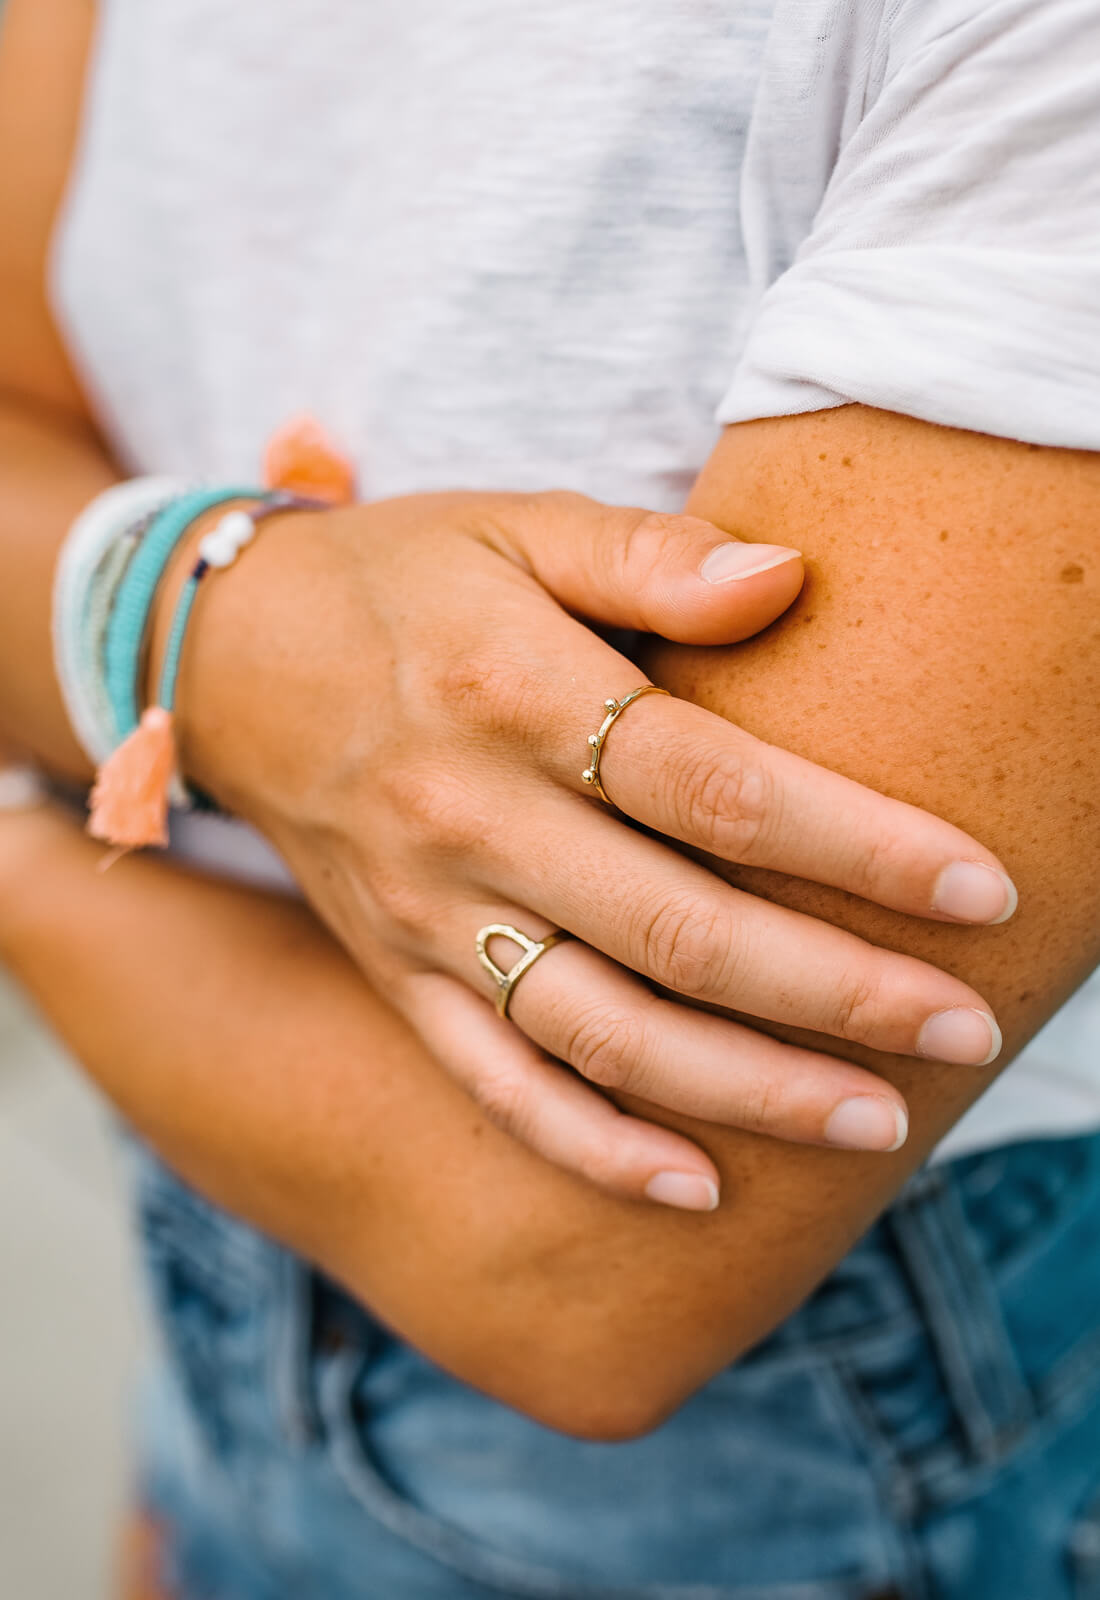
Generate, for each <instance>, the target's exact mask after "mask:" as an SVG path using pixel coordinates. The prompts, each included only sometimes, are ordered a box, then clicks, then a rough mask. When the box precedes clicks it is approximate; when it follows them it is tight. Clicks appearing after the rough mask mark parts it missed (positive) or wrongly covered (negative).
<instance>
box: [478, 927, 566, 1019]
mask: <svg viewBox="0 0 1100 1600" xmlns="http://www.w3.org/2000/svg"><path fill="white" fill-rule="evenodd" d="M497 934H499V935H500V936H501V938H502V939H511V940H512V942H513V943H514V944H518V945H519V947H520V949H521V950H522V951H523V954H522V955H521V956H520V958H519V960H518V961H517V962H516V964H515V966H514V967H512V968H511V970H510V971H508V972H505V971H503V969H502V968H500V967H498V966H497V964H496V962H495V961H494V960H493V958H492V956H491V955H490V954H489V949H488V945H489V940H490V939H492V938H494V937H495V935H497ZM572 937H573V935H572V934H571V933H566V932H565V931H564V929H562V928H555V929H554V930H553V932H551V933H548V934H547V935H546V937H545V938H543V939H529V938H528V937H527V935H526V934H525V933H520V931H519V929H518V928H513V927H510V926H509V924H508V923H507V922H490V923H489V924H488V926H487V927H484V928H482V929H481V930H480V931H479V933H478V936H477V959H478V960H479V961H480V962H481V965H482V966H483V967H484V968H485V970H486V972H487V973H488V974H489V976H490V977H491V978H492V980H493V982H494V983H495V984H496V986H497V1012H498V1014H499V1015H500V1016H502V1017H506V1016H507V1015H508V1002H509V1001H510V1000H511V998H512V991H513V989H514V988H515V986H516V984H517V983H518V982H519V980H520V979H521V978H522V977H523V974H524V973H525V972H530V970H531V968H532V967H533V966H534V964H535V962H536V961H537V960H538V958H539V956H544V955H545V954H546V952H547V951H548V950H552V949H553V948H554V946H555V945H556V944H561V943H562V941H563V940H565V939H571V938H572Z"/></svg>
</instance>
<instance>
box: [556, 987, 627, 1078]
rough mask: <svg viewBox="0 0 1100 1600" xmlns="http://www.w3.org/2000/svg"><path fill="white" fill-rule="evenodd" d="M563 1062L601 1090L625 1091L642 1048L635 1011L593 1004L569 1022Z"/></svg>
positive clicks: (576, 1014)
mask: <svg viewBox="0 0 1100 1600" xmlns="http://www.w3.org/2000/svg"><path fill="white" fill-rule="evenodd" d="M564 1046H565V1059H566V1060H567V1061H568V1062H569V1064H570V1066H572V1067H574V1068H576V1070H577V1071H578V1072H579V1073H580V1074H581V1076H582V1077H585V1078H587V1079H588V1080H589V1081H590V1082H591V1083H597V1084H599V1085H600V1087H601V1088H604V1089H619V1090H623V1091H625V1090H628V1089H629V1088H631V1086H632V1085H633V1084H634V1082H635V1080H636V1078H637V1076H638V1071H639V1063H640V1059H641V1054H642V1050H643V1049H644V1030H643V1028H642V1025H641V1019H640V1018H639V1017H638V1016H636V1015H635V1013H634V1012H632V1011H630V1010H628V1009H626V1008H624V1007H621V1006H609V1005H605V1004H595V1005H592V1006H590V1007H586V1008H585V1009H583V1010H581V1011H579V1012H577V1013H575V1014H574V1016H573V1017H572V1018H571V1019H570V1022H569V1025H568V1030H567V1032H566V1035H565V1040H564Z"/></svg>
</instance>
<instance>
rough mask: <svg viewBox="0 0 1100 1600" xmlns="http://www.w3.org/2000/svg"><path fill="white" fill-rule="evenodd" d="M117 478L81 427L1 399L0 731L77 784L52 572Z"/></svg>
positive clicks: (79, 760)
mask: <svg viewBox="0 0 1100 1600" xmlns="http://www.w3.org/2000/svg"><path fill="white" fill-rule="evenodd" d="M116 477H117V473H116V471H115V470H114V468H113V467H112V465H111V462H110V460H109V459H108V457H107V455H106V452H105V451H104V449H103V447H102V445H101V444H100V442H99V441H98V439H97V438H96V436H95V434H94V433H93V432H92V431H91V430H90V429H89V428H86V427H85V426H84V425H83V424H82V423H81V422H80V421H79V420H77V419H76V418H72V417H70V416H67V415H66V414H65V413H63V412H61V411H59V410H54V409H50V408H48V407H46V406H45V405H38V404H36V403H35V402H33V401H29V400H25V399H16V398H11V397H7V398H5V397H4V396H2V395H0V576H2V581H0V731H2V732H3V733H4V734H5V735H6V736H7V737H8V739H9V740H11V741H13V742H14V743H16V744H18V745H20V746H21V747H23V748H24V749H26V750H28V751H30V752H33V754H34V755H35V756H36V757H37V758H38V759H39V760H40V761H41V762H42V763H43V764H44V765H47V766H49V767H50V768H51V769H52V770H53V771H56V772H58V773H60V774H64V775H68V776H72V777H77V778H83V777H87V776H88V775H89V770H88V765H87V761H86V759H85V757H84V756H83V754H82V753H81V751H80V749H79V747H78V746H77V745H76V743H75V741H74V739H73V735H72V731H71V729H70V727H69V723H68V720H67V718H66V715H65V710H64V706H63V704H62V701H61V694H60V690H59V688H58V684H57V679H56V677H55V675H54V669H53V659H52V652H51V647H50V594H51V588H52V583H53V570H54V565H55V563H56V560H57V553H58V550H59V549H60V547H61V543H62V541H63V539H64V537H65V533H66V531H67V530H68V528H69V525H70V524H71V522H72V520H73V518H74V517H75V516H76V514H77V513H78V512H79V511H80V510H81V508H82V507H83V506H84V505H86V504H87V502H88V501H89V500H90V499H91V498H92V497H93V496H94V495H96V494H98V493H99V492H100V491H101V490H102V489H104V488H106V487H107V485H108V484H110V483H111V482H113V481H114V479H115V478H116Z"/></svg>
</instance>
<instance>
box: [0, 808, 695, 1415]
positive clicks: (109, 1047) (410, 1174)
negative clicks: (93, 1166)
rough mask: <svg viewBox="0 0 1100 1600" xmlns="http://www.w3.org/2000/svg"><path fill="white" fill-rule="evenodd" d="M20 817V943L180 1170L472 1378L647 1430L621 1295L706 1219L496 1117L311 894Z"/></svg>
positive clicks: (54, 1000)
mask: <svg viewBox="0 0 1100 1600" xmlns="http://www.w3.org/2000/svg"><path fill="white" fill-rule="evenodd" d="M10 821H11V819H4V818H0V960H3V961H4V962H5V963H6V964H7V965H8V966H9V967H10V968H11V970H12V971H13V972H14V973H15V975H16V976H17V977H18V979H19V980H20V981H21V983H22V984H23V985H24V986H25V988H26V989H27V991H28V992H29V994H30V995H31V996H32V997H33V999H34V1000H35V1001H36V1003H37V1005H38V1006H39V1008H40V1010H41V1012H42V1013H43V1015H44V1016H45V1017H46V1019H47V1020H48V1021H49V1022H50V1024H51V1025H52V1027H53V1028H54V1029H55V1030H56V1031H57V1032H58V1034H59V1035H60V1036H61V1037H62V1039H63V1040H64V1041H65V1042H66V1044H67V1045H68V1046H69V1048H70V1049H71V1051H72V1052H73V1054H74V1055H75V1056H76V1057H77V1058H78V1059H79V1061H80V1062H81V1064H82V1065H83V1066H84V1068H85V1069H86V1070H87V1071H88V1072H89V1073H90V1075H91V1076H92V1077H93V1078H94V1079H95V1080H96V1081H97V1082H98V1084H99V1085H100V1087H101V1088H102V1089H103V1091H104V1092H105V1093H106V1094H107V1096H108V1097H109V1098H110V1099H111V1100H112V1101H113V1103H114V1104H115V1105H116V1106H117V1107H118V1109H119V1110H120V1111H121V1112H122V1114H123V1115H124V1116H125V1117H126V1118H127V1119H128V1120H129V1121H130V1122H131V1123H132V1124H133V1125H134V1126H135V1127H136V1128H137V1129H138V1130H139V1131H140V1132H141V1133H142V1134H143V1135H144V1136H145V1137H146V1138H147V1139H149V1141H150V1142H151V1143H152V1144H153V1145H154V1146H155V1147H156V1148H157V1149H158V1150H159V1151H160V1153H161V1154H162V1155H163V1156H164V1157H165V1158H166V1159H167V1160H168V1161H169V1162H170V1164H172V1165H173V1166H174V1167H175V1168H176V1169H177V1170H178V1171H180V1172H181V1173H182V1174H183V1176H184V1177H185V1178H187V1179H188V1180H189V1181H190V1182H192V1183H193V1184H195V1185H196V1187H198V1188H200V1189H201V1190H202V1191H203V1192H204V1193H205V1194H206V1195H208V1196H209V1197H210V1198H211V1199H213V1200H214V1201H215V1202H217V1203H219V1204H221V1205H223V1206H225V1207H227V1208H228V1209H230V1210H232V1211H233V1212H235V1213H236V1214H238V1215H240V1216H242V1217H244V1218H246V1219H247V1220H249V1221H251V1222H252V1223H253V1224H255V1225H256V1226H259V1227H260V1228H262V1229H264V1230H266V1231H268V1232H270V1233H271V1234H273V1235H274V1236H275V1237H277V1238H279V1239H280V1240H281V1241H283V1242H284V1243H286V1244H288V1245H289V1246H291V1247H292V1248H294V1249H296V1250H298V1251H299V1252H301V1253H302V1254H304V1255H305V1256H306V1257H308V1258H309V1259H310V1260H312V1261H314V1262H316V1263H317V1264H319V1265H320V1266H321V1267H323V1268H324V1269H325V1270H327V1271H328V1272H329V1273H330V1274H331V1275H333V1276H334V1277H336V1278H337V1279H339V1280H340V1281H342V1282H343V1283H344V1284H345V1285H346V1286H347V1287H348V1288H349V1289H350V1290H351V1292H352V1293H353V1294H355V1295H357V1296H359V1297H360V1298H362V1299H364V1300H366V1301H367V1302H369V1303H370V1304H371V1306H372V1307H373V1308H374V1309H375V1311H376V1312H378V1314H380V1315H381V1316H383V1317H384V1318H385V1319H386V1320H387V1321H388V1322H390V1323H391V1324H392V1325H393V1326H394V1327H396V1328H397V1329H398V1330H399V1331H400V1332H401V1333H402V1334H404V1335H405V1336H406V1337H407V1338H409V1339H410V1340H411V1341H412V1342H414V1343H415V1344H417V1345H418V1346H419V1347H420V1348H422V1349H423V1350H425V1352H426V1353H428V1354H429V1355H430V1356H432V1357H433V1358H434V1359H435V1360H437V1361H439V1362H440V1363H441V1364H442V1365H444V1366H446V1367H448V1368H449V1369H451V1370H452V1371H454V1372H455V1373H457V1374H458V1375H459V1376H460V1377H462V1378H464V1379H466V1380H467V1381H468V1382H471V1383H473V1384H475V1385H478V1386H480V1387H483V1388H485V1389H486V1390H488V1391H489V1392H491V1393H492V1394H494V1395H496V1396H497V1397H499V1398H501V1399H503V1400H505V1401H507V1402H509V1403H511V1404H514V1405H516V1406H518V1407H519V1408H521V1409H523V1410H526V1411H529V1412H531V1413H532V1414H534V1415H536V1416H538V1417H540V1418H542V1419H543V1420H546V1421H548V1422H550V1423H551V1424H552V1425H555V1426H559V1427H562V1428H567V1429H574V1430H577V1431H581V1432H592V1433H596V1434H607V1433H611V1434H614V1433H616V1432H618V1431H623V1430H624V1429H625V1430H626V1431H629V1428H630V1426H631V1412H630V1407H631V1405H637V1404H639V1403H641V1404H644V1402H645V1359H644V1350H643V1349H642V1347H640V1346H638V1344H637V1341H633V1342H632V1344H631V1346H630V1348H629V1349H626V1350H624V1351H623V1353H622V1355H621V1357H620V1358H618V1359H617V1361H616V1370H612V1369H611V1366H610V1362H609V1356H610V1355H611V1352H612V1350H613V1348H615V1347H616V1346H617V1344H618V1342H619V1340H618V1333H617V1329H616V1317H617V1315H618V1313H617V1311H616V1301H615V1297H614V1296H613V1295H611V1296H609V1291H611V1290H612V1288H613V1285H614V1282H615V1279H616V1276H617V1274H618V1273H619V1272H626V1273H627V1276H628V1277H629V1276H630V1274H629V1272H628V1271H627V1268H628V1262H629V1259H630V1257H631V1256H635V1257H636V1256H637V1254H638V1251H639V1247H640V1246H643V1243H644V1240H645V1238H646V1236H647V1234H648V1233H649V1232H650V1230H655V1233H654V1236H655V1237H656V1238H658V1239H665V1240H668V1241H669V1245H668V1247H671V1240H672V1238H673V1237H679V1238H680V1239H681V1242H682V1243H683V1242H686V1240H687V1239H688V1238H689V1237H690V1224H691V1221H692V1220H693V1219H690V1218H681V1217H679V1216H674V1215H671V1214H670V1215H668V1216H667V1217H666V1216H664V1215H662V1214H661V1213H659V1212H658V1211H656V1210H655V1209H654V1208H651V1207H641V1206H635V1205H630V1204H627V1203H625V1202H619V1201H615V1200H612V1199H609V1198H607V1197H605V1196H601V1195H599V1194H598V1193H597V1192H596V1191H594V1190H592V1189H591V1188H590V1187H589V1186H588V1185H586V1184H583V1183H581V1182H580V1181H579V1180H575V1179H572V1178H570V1177H568V1176H567V1175H565V1174H564V1173H562V1172H560V1171H559V1170H557V1169H556V1168H554V1167H551V1166H549V1165H548V1164H547V1163H545V1162H543V1161H541V1160H539V1159H538V1158H537V1157H536V1156H533V1155H532V1154H531V1153H530V1152H529V1151H527V1150H526V1149H524V1148H523V1147H521V1146H520V1145H518V1144H517V1143H516V1142H515V1141H513V1140H512V1139H510V1138H509V1137H508V1136H506V1135H505V1134H503V1133H502V1132H500V1130H498V1129H497V1128H495V1127H494V1126H492V1124H490V1123H489V1122H488V1121H487V1120H486V1119H485V1118H484V1116H482V1115H481V1114H480V1113H479V1112H478V1111H477V1110H476V1108H475V1107H474V1106H473V1105H472V1104H471V1103H470V1101H469V1100H468V1098H467V1097H466V1095H465V1094H464V1093H463V1091H462V1090H461V1089H459V1088H457V1087H456V1086H455V1085H454V1084H453V1082H452V1081H451V1080H450V1079H449V1078H448V1077H447V1076H446V1075H445V1074H444V1073H442V1072H441V1071H440V1070H439V1069H438V1068H437V1067H436V1066H435V1064H434V1063H433V1062H431V1060H430V1059H429V1058H428V1057H427V1056H426V1054H425V1053H424V1051H423V1049H422V1047H420V1046H419V1045H418V1043H417V1042H416V1040H415V1039H414V1037H413V1035H412V1034H411V1032H410V1030H409V1029H408V1028H407V1027H406V1026H405V1025H404V1024H403V1023H401V1022H400V1020H399V1019H398V1018H397V1017H396V1016H395V1015H394V1014H393V1013H392V1012H391V1011H390V1010H389V1009H388V1008H387V1007H386V1006H385V1005H384V1004H382V1003H381V1002H380V1001H379V1000H378V999H377V998H375V997H374V996H373V995H372V994H371V993H370V991H369V990H368V988H367V987H366V985H365V984H364V983H363V980H362V979H361V977H360V976H359V974H358V972H357V971H356V970H355V969H354V968H353V967H352V965H351V963H350V962H349V961H348V959H347V958H346V956H344V955H343V953H342V952H341V951H340V950H339V949H338V947H337V946H336V945H335V943H334V942H333V941H332V940H331V939H330V938H329V937H328V936H327V935H326V934H325V933H324V932H323V931H322V930H321V928H320V927H319V925H318V924H317V923H316V921H315V920H314V919H313V917H312V916H311V915H310V914H309V913H308V911H306V909H305V908H304V907H302V906H300V905H298V904H295V903H294V902H291V901H288V900H285V899H281V898H275V897H269V896H265V895H260V894H257V893H254V892H251V891H246V890H241V889H239V888H235V887H231V886H229V885H226V884H223V883H218V882H214V881H212V880H206V879H202V878H199V877H196V876H193V875H189V874H186V873H184V872H182V871H180V870H178V869H176V868H174V867H173V866H171V865H170V864H167V863H165V862H163V861H161V860H155V859H150V858H147V857H141V858H138V857H129V858H126V859H124V860H122V861H120V862H119V863H117V864H116V865H115V866H113V867H112V868H111V869H110V871H109V872H107V873H106V874H103V873H100V872H98V871H97V870H96V866H97V863H98V860H99V852H98V850H97V849H96V847H95V846H93V845H91V844H90V843H89V841H87V840H86V839H84V838H83V837H82V836H81V835H80V833H79V831H78V830H77V828H76V827H75V825H73V824H71V823H69V822H67V821H64V820H62V819H59V818H58V817H56V816H54V815H52V814H50V813H46V812H44V813H41V814H37V815H35V816H34V817H26V818H22V817H21V818H19V819H16V821H15V824H14V825H15V826H17V827H18V830H19V832H18V837H16V835H15V833H14V832H13V831H8V832H5V831H4V830H5V829H8V828H9V823H10ZM5 841H7V842H6V843H5ZM616 1258H618V1259H620V1261H621V1266H620V1267H619V1268H616V1266H615V1259H616ZM624 1287H625V1289H627V1290H629V1285H626V1286H624ZM630 1292H631V1293H632V1291H630ZM621 1298H622V1299H623V1304H624V1312H626V1313H627V1321H628V1322H629V1321H630V1318H631V1317H632V1315H633V1312H632V1309H629V1310H628V1307H629V1302H628V1301H627V1298H626V1294H625V1293H624V1295H623V1296H622V1297H621ZM632 1364H633V1365H632ZM633 1366H636V1368H637V1370H636V1371H635V1370H633ZM619 1373H621V1375H622V1377H621V1383H619V1382H617V1379H618V1374H619ZM635 1395H636V1396H637V1399H636V1400H635V1399H634V1396H635ZM640 1415H641V1420H644V1417H645V1413H644V1411H643V1412H642V1413H641V1414H640ZM624 1418H625V1421H624Z"/></svg>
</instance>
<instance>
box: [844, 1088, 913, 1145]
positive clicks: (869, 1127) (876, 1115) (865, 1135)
mask: <svg viewBox="0 0 1100 1600" xmlns="http://www.w3.org/2000/svg"><path fill="white" fill-rule="evenodd" d="M908 1133H909V1118H908V1116H907V1115H906V1113H905V1111H903V1109H902V1108H901V1106H897V1105H895V1104H894V1102H893V1101H892V1100H883V1099H882V1097H881V1096H880V1095H875V1094H861V1095H856V1096H855V1098H854V1099H851V1100H842V1101H841V1102H840V1104H839V1105H838V1106H834V1107H833V1111H832V1114H831V1116H830V1117H829V1120H828V1122H827V1123H826V1124H825V1138H826V1141H827V1142H828V1143H829V1144H835V1145H839V1146H841V1147H842V1148H843V1149H845V1150H900V1149H901V1147H902V1145H903V1144H904V1143H905V1140H906V1137H907V1136H908Z"/></svg>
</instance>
